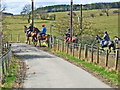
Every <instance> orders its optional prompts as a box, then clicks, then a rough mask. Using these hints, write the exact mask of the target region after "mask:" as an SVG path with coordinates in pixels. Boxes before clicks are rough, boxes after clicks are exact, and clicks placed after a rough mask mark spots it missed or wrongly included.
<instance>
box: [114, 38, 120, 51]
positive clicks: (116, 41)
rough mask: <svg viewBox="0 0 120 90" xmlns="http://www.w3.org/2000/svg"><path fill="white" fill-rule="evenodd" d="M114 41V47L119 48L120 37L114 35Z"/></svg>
mask: <svg viewBox="0 0 120 90" xmlns="http://www.w3.org/2000/svg"><path fill="white" fill-rule="evenodd" d="M114 43H116V44H117V46H116V49H120V38H119V37H117V36H115V37H114Z"/></svg>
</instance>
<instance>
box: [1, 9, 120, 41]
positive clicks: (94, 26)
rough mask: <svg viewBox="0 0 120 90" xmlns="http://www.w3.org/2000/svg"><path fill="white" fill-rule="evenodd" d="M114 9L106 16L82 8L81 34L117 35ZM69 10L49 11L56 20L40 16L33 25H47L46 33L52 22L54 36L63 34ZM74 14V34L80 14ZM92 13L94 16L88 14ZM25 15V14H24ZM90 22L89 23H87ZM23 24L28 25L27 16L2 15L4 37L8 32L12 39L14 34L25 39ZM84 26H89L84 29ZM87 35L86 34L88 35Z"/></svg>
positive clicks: (68, 17) (76, 30) (77, 29)
mask: <svg viewBox="0 0 120 90" xmlns="http://www.w3.org/2000/svg"><path fill="white" fill-rule="evenodd" d="M114 10H116V9H111V10H110V11H109V14H110V16H109V17H107V16H105V15H103V16H99V14H100V13H101V11H100V10H84V11H83V27H85V29H83V30H84V32H83V33H82V36H87V35H88V34H89V35H92V36H95V35H96V34H99V35H100V34H101V36H102V35H103V31H105V30H107V31H108V33H109V34H110V37H111V39H113V37H114V36H115V35H117V36H118V14H114V13H113V11H114ZM68 13H69V12H55V13H49V15H50V14H56V20H41V19H40V18H37V19H35V20H34V21H35V27H38V28H39V29H40V30H41V28H42V27H41V24H43V23H44V24H45V25H46V27H47V33H49V31H50V25H51V24H54V25H55V26H56V27H54V28H53V34H54V35H55V36H58V35H59V36H61V35H64V33H65V32H66V30H67V28H68V27H69V19H70V16H69V15H67V14H68ZM75 13H76V16H74V17H73V30H74V32H75V34H77V33H79V28H80V27H79V22H78V19H77V17H78V15H79V16H80V11H75ZM91 14H94V16H95V17H94V18H92V17H91V16H90V15H91ZM26 17H27V16H26ZM89 23H90V24H89ZM24 25H27V26H29V24H28V21H27V18H23V17H22V16H20V15H14V16H3V31H4V34H5V36H6V37H8V38H9V34H14V35H13V41H16V38H17V36H16V34H20V35H21V37H20V39H21V41H23V42H24V41H25V34H24V32H23V29H24V27H23V26H24ZM86 27H89V28H90V29H89V28H88V29H86ZM89 35H88V36H89Z"/></svg>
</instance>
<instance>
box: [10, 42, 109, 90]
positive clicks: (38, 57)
mask: <svg viewBox="0 0 120 90" xmlns="http://www.w3.org/2000/svg"><path fill="white" fill-rule="evenodd" d="M12 50H13V51H14V53H15V54H17V55H18V56H19V57H20V58H21V59H22V60H23V61H24V62H25V63H26V65H27V68H28V70H27V72H26V79H25V80H24V83H23V87H24V88H110V87H109V86H108V85H106V84H104V83H103V82H102V81H100V80H99V79H97V78H96V77H94V76H93V75H91V74H89V73H88V72H86V71H84V70H83V69H81V68H79V67H77V66H75V65H73V64H71V63H69V62H67V61H65V60H64V59H62V58H59V57H57V56H54V55H51V54H49V53H47V52H44V51H42V50H38V49H37V48H35V47H33V46H30V45H26V44H24V43H14V44H12Z"/></svg>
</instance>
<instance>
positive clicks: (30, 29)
mask: <svg viewBox="0 0 120 90" xmlns="http://www.w3.org/2000/svg"><path fill="white" fill-rule="evenodd" d="M29 24H30V26H29V28H28V30H27V34H30V33H31V32H32V31H33V24H32V23H29Z"/></svg>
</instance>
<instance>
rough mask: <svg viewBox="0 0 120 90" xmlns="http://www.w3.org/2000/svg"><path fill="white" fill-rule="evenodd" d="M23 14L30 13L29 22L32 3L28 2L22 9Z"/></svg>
mask: <svg viewBox="0 0 120 90" xmlns="http://www.w3.org/2000/svg"><path fill="white" fill-rule="evenodd" d="M21 14H22V15H23V16H24V15H28V23H29V22H30V19H31V17H30V15H31V5H30V4H26V5H25V6H24V7H23V10H22V11H21Z"/></svg>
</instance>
